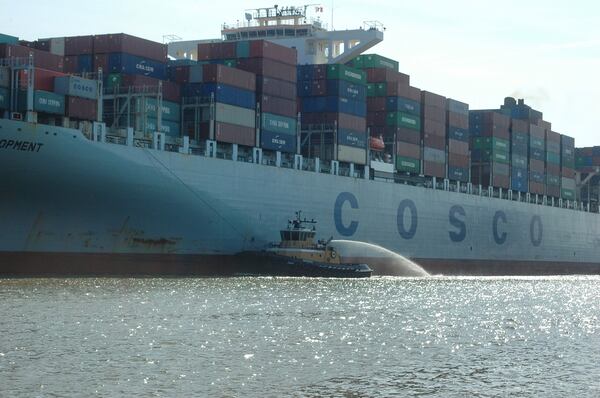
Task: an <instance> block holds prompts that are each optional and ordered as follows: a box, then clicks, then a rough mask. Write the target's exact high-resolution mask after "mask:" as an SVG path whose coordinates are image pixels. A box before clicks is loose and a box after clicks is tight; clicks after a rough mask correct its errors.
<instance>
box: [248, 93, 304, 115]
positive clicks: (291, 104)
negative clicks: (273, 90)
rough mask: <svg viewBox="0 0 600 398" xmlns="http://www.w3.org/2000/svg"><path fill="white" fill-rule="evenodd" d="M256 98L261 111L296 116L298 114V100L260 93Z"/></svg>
mask: <svg viewBox="0 0 600 398" xmlns="http://www.w3.org/2000/svg"><path fill="white" fill-rule="evenodd" d="M256 100H257V101H258V102H259V103H260V110H261V112H267V113H273V114H275V115H282V116H287V117H293V118H295V117H296V116H297V114H296V112H297V111H296V110H297V106H296V100H289V99H287V98H281V97H273V96H270V95H259V96H257V98H256Z"/></svg>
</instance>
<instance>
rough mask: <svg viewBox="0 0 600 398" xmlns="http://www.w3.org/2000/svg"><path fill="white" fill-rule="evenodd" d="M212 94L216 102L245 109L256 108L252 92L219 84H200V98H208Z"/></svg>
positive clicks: (254, 95) (254, 96)
mask: <svg viewBox="0 0 600 398" xmlns="http://www.w3.org/2000/svg"><path fill="white" fill-rule="evenodd" d="M212 93H214V94H215V101H216V102H221V103H223V104H228V105H233V106H239V107H240V108H246V109H255V108H256V94H255V93H254V92H253V91H249V90H244V89H242V88H238V87H233V86H229V85H227V84H221V83H218V84H217V83H204V84H202V88H201V94H200V95H201V96H202V97H210V95H211V94H212Z"/></svg>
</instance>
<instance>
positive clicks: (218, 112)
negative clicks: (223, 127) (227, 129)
mask: <svg viewBox="0 0 600 398" xmlns="http://www.w3.org/2000/svg"><path fill="white" fill-rule="evenodd" d="M215 120H216V121H217V122H222V123H229V124H235V125H238V126H244V127H252V128H254V127H256V113H255V111H254V110H253V109H246V108H242V107H239V106H233V105H228V104H222V103H220V102H217V103H216V105H215Z"/></svg>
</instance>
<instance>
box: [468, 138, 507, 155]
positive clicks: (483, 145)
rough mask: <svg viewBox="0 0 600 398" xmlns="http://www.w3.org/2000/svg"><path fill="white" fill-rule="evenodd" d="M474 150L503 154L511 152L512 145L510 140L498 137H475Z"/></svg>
mask: <svg viewBox="0 0 600 398" xmlns="http://www.w3.org/2000/svg"><path fill="white" fill-rule="evenodd" d="M473 149H482V150H488V151H490V150H495V151H502V152H506V153H508V152H509V149H510V143H509V141H508V140H504V139H502V138H496V137H474V138H473Z"/></svg>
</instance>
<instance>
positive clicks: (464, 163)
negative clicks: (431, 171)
mask: <svg viewBox="0 0 600 398" xmlns="http://www.w3.org/2000/svg"><path fill="white" fill-rule="evenodd" d="M470 160H471V159H470V158H469V156H466V155H459V154H456V153H448V165H449V166H451V167H462V168H468V167H469V163H470Z"/></svg>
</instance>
